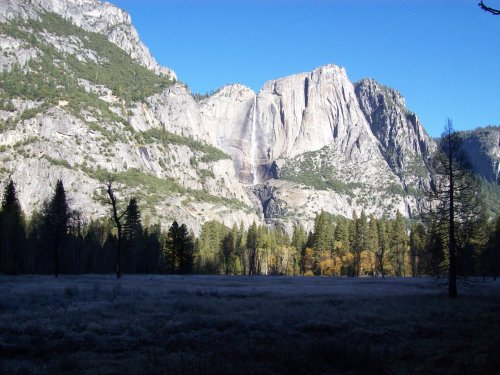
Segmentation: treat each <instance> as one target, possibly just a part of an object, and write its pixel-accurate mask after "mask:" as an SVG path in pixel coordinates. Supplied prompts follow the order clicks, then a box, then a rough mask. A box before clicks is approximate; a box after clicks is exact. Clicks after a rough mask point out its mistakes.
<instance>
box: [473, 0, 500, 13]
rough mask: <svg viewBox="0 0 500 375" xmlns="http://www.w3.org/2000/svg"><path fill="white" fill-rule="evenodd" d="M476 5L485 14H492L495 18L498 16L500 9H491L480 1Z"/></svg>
mask: <svg viewBox="0 0 500 375" xmlns="http://www.w3.org/2000/svg"><path fill="white" fill-rule="evenodd" d="M478 5H479V7H480V8H481V9H482V10H484V11H485V12H488V13H491V14H494V15H495V16H498V15H499V14H500V9H495V8H491V7H489V6H487V5H486V4H485V3H484V2H483V1H480V2H479V4H478Z"/></svg>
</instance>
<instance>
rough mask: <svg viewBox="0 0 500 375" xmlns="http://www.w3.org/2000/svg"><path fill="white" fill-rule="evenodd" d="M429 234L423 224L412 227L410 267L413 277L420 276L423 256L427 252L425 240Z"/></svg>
mask: <svg viewBox="0 0 500 375" xmlns="http://www.w3.org/2000/svg"><path fill="white" fill-rule="evenodd" d="M426 237H427V233H426V231H425V227H424V225H423V224H422V223H416V224H414V225H413V226H412V227H411V231H410V265H411V275H412V276H413V277H417V276H420V275H419V270H420V268H421V267H420V262H421V257H422V254H423V253H424V252H425V238H426Z"/></svg>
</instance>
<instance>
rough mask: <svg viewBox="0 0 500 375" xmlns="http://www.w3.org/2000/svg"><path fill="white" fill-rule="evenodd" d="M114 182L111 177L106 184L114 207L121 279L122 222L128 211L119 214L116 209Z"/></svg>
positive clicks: (119, 275)
mask: <svg viewBox="0 0 500 375" xmlns="http://www.w3.org/2000/svg"><path fill="white" fill-rule="evenodd" d="M113 182H114V178H113V177H111V176H110V177H108V182H107V183H106V192H107V193H108V197H109V200H108V203H109V204H110V205H111V207H112V215H113V222H114V224H115V226H116V229H117V231H118V252H117V255H116V278H118V279H119V278H120V277H121V276H122V269H121V263H122V249H123V224H122V222H121V220H122V219H123V217H124V216H125V214H126V213H127V210H124V211H123V212H122V213H121V214H118V208H117V207H116V206H117V201H116V195H115V189H114V188H113Z"/></svg>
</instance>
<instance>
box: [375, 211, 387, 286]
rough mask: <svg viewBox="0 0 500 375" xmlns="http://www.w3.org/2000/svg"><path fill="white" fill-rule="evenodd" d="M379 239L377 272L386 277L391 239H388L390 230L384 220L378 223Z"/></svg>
mask: <svg viewBox="0 0 500 375" xmlns="http://www.w3.org/2000/svg"><path fill="white" fill-rule="evenodd" d="M377 234H378V235H377V237H378V248H377V252H376V267H375V269H376V272H377V273H379V274H380V276H382V278H384V277H385V268H384V266H385V259H386V254H387V249H388V247H389V239H388V228H387V225H386V221H385V220H384V219H380V220H379V221H378V222H377Z"/></svg>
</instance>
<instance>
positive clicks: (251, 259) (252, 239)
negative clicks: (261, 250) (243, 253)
mask: <svg viewBox="0 0 500 375" xmlns="http://www.w3.org/2000/svg"><path fill="white" fill-rule="evenodd" d="M246 245H247V249H248V274H249V275H255V274H256V266H257V265H256V263H257V224H256V223H255V221H254V222H253V223H252V225H251V226H250V228H248V232H247V241H246Z"/></svg>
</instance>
